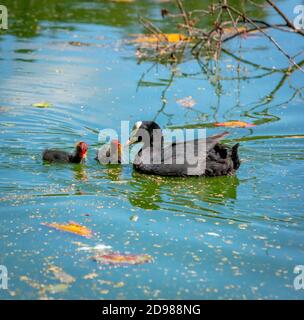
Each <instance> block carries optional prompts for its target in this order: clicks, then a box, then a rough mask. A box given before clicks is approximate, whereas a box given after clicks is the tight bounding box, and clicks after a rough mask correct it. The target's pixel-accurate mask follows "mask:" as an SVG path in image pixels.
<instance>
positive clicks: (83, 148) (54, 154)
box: [42, 142, 88, 163]
mask: <svg viewBox="0 0 304 320" xmlns="http://www.w3.org/2000/svg"><path fill="white" fill-rule="evenodd" d="M87 150H88V145H87V144H86V143H85V142H79V143H77V145H76V148H75V152H74V153H68V152H65V151H62V150H56V149H47V150H44V151H43V154H42V159H43V160H45V161H49V162H61V163H82V162H83V161H84V159H85V157H86V154H87Z"/></svg>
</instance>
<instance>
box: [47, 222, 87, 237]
mask: <svg viewBox="0 0 304 320" xmlns="http://www.w3.org/2000/svg"><path fill="white" fill-rule="evenodd" d="M43 225H45V226H47V227H50V228H55V229H57V230H62V231H66V232H71V233H74V234H78V235H80V236H83V237H91V236H92V231H91V230H90V229H88V228H87V227H84V226H82V225H80V224H78V223H76V222H73V221H70V222H69V223H68V224H59V223H56V222H54V223H43Z"/></svg>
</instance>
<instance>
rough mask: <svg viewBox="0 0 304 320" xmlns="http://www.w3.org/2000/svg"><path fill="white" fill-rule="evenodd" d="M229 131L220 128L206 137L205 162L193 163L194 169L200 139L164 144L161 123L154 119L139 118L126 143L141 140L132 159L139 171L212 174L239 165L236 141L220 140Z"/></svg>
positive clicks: (233, 169)
mask: <svg viewBox="0 0 304 320" xmlns="http://www.w3.org/2000/svg"><path fill="white" fill-rule="evenodd" d="M228 134H229V133H228V132H223V133H220V134H217V135H214V136H211V137H208V138H207V139H206V153H204V160H206V166H203V165H202V166H201V168H200V167H199V166H198V165H197V164H196V165H195V170H193V168H194V166H193V163H195V161H197V160H196V158H195V155H198V150H201V149H199V144H200V143H203V140H201V139H195V140H192V141H185V142H178V143H172V144H171V145H169V146H164V142H163V136H162V131H161V129H160V127H159V126H158V125H157V124H156V123H155V122H153V121H139V122H137V123H136V124H135V126H134V128H133V130H132V133H131V136H130V139H129V141H128V144H129V145H131V144H133V143H137V142H143V143H144V145H143V147H142V149H140V151H139V152H138V154H137V155H136V157H135V160H134V163H133V166H134V169H135V170H137V171H139V172H142V173H146V174H155V175H161V176H190V175H191V176H193V175H195V176H211V177H213V176H222V175H232V174H234V173H235V171H236V170H237V169H238V168H239V166H240V160H239V157H238V146H239V144H236V145H234V146H233V147H229V146H227V145H224V144H220V143H219V141H220V140H221V139H223V138H224V137H225V136H226V135H228ZM147 137H148V139H146V138H147ZM187 149H188V150H191V151H192V150H194V152H192V153H190V152H188V154H187ZM191 154H193V155H192V156H191ZM189 157H190V159H189ZM157 158H158V159H159V161H158V163H155V161H154V163H153V160H155V159H157ZM168 160H169V161H168ZM192 160H193V161H192Z"/></svg>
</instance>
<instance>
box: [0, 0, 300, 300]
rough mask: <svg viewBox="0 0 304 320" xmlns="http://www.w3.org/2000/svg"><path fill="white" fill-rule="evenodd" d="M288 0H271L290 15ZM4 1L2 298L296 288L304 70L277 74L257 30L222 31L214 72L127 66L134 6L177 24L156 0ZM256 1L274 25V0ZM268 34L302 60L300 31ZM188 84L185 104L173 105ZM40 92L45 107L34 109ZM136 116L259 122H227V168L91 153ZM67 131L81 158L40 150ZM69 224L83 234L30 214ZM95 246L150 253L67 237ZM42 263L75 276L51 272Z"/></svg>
mask: <svg viewBox="0 0 304 320" xmlns="http://www.w3.org/2000/svg"><path fill="white" fill-rule="evenodd" d="M297 2H298V1H280V2H279V5H280V6H281V8H282V9H283V10H285V11H286V12H287V14H288V15H289V16H290V17H292V16H293V14H292V11H293V7H294V5H295V4H297ZM2 3H3V4H5V5H7V7H8V10H9V30H8V31H6V32H1V33H0V72H1V80H0V132H1V152H0V163H1V164H0V201H1V206H0V264H1V265H5V266H6V267H7V268H8V272H9V282H8V290H0V297H1V298H4V299H12V298H13V299H39V298H44V299H45V298H48V299H52V298H53V299H115V298H120V299H139V298H141V299H156V298H167V299H227V298H228V299H229V298H238V299H257V298H266V299H270V298H274V299H282V298H284V299H291V298H293V299H303V298H304V291H303V290H298V291H296V290H295V289H294V287H293V280H294V277H295V274H294V273H293V270H294V267H295V266H296V265H301V264H302V265H303V264H304V244H303V240H304V233H303V230H304V212H303V200H304V192H303V178H304V173H303V160H304V153H303V152H304V126H303V119H304V118H303V116H304V110H303V83H304V76H303V73H301V72H300V71H297V70H294V69H292V71H291V72H290V73H286V72H283V71H282V70H281V69H284V68H287V67H288V60H287V59H286V58H285V57H284V56H283V55H281V54H280V53H279V52H278V50H277V49H275V48H274V47H273V45H272V44H271V43H269V41H268V40H265V38H263V37H262V36H260V35H258V34H255V35H254V36H250V37H244V38H240V39H235V40H233V41H231V42H229V43H227V44H226V45H225V49H226V50H227V51H224V52H223V53H222V56H221V59H220V61H219V63H218V64H217V65H216V64H215V63H214V65H213V66H211V71H212V72H204V68H203V67H202V64H201V63H199V62H198V61H196V60H194V59H190V58H189V59H186V60H184V61H183V62H181V63H180V64H172V65H170V64H169V65H162V64H155V63H153V62H149V61H144V62H141V63H138V60H137V57H136V55H135V52H136V46H134V44H132V43H130V42H129V41H128V40H130V34H135V33H136V34H138V33H143V32H144V29H143V27H142V26H141V25H140V24H139V22H138V16H139V15H142V16H146V17H150V18H153V21H154V22H155V23H156V24H157V25H158V26H160V27H161V28H163V30H165V31H166V32H171V33H172V32H177V30H176V27H175V25H174V23H171V24H170V22H167V20H165V21H163V20H162V19H161V16H160V9H161V8H162V7H168V8H171V7H172V4H171V3H170V2H169V1H152V0H150V1H134V2H133V3H121V2H114V1H113V2H111V1H101V0H100V1H98V0H96V1H81V0H79V1H57V0H56V1H51V2H50V1H41V0H39V1H38V0H35V1H30V2H29V1H19V0H18V1H2ZM200 3H201V1H194V0H193V1H189V6H192V8H199V6H200ZM235 3H237V1H235ZM249 9H250V8H249ZM170 10H171V9H170ZM255 10H256V9H255ZM255 10H254V9H252V14H253V15H254V16H256V17H258V18H263V19H266V20H267V21H271V22H273V21H276V22H278V20H277V17H275V14H274V12H273V11H272V10H271V9H260V10H256V11H258V12H255ZM279 22H280V21H279ZM270 34H271V35H273V36H274V37H276V38H277V39H278V41H279V42H280V43H281V45H282V46H283V47H284V48H285V49H288V50H289V52H290V53H291V55H296V54H297V53H299V52H301V51H302V54H301V55H299V56H297V58H296V59H297V61H301V59H302V60H303V59H304V56H303V48H304V47H303V44H304V42H303V40H302V39H299V38H300V37H299V36H294V35H292V34H290V33H285V32H280V31H271V32H270ZM231 53H232V54H231ZM302 65H303V64H302ZM274 66H275V67H276V68H274ZM209 67H210V64H209ZM188 96H191V97H192V98H193V99H194V100H195V102H196V104H195V106H193V107H192V108H185V107H183V106H181V105H180V104H178V103H177V100H179V99H182V98H185V97H188ZM40 101H46V102H48V103H50V104H51V106H50V107H49V108H36V107H34V106H33V104H35V103H37V102H40ZM148 119H155V120H156V121H157V122H158V123H159V124H160V125H161V126H162V127H163V128H204V127H207V135H211V134H214V133H218V132H220V131H221V130H222V129H221V128H215V127H214V126H213V125H212V124H213V123H214V122H217V121H219V122H222V121H229V120H241V121H245V122H248V123H254V124H256V126H254V127H250V128H228V130H229V132H230V135H229V140H230V141H231V143H232V142H233V141H234V140H238V141H239V142H240V144H241V146H240V156H241V159H242V165H241V167H240V169H239V171H238V172H237V175H236V176H235V177H219V178H201V179H197V178H187V179H185V178H161V177H155V176H146V175H142V174H138V173H135V172H134V171H133V169H132V166H131V165H124V166H102V165H99V164H97V163H96V162H95V161H94V156H95V149H97V148H98V146H99V144H98V132H99V130H102V129H105V128H113V129H115V130H120V122H121V121H122V120H126V121H130V122H131V123H132V124H133V123H134V122H135V121H138V120H148ZM80 140H83V141H86V142H87V143H88V144H89V145H90V150H89V154H88V159H87V162H86V164H85V165H45V164H43V163H42V161H41V153H42V151H43V149H45V148H47V147H58V148H62V149H65V150H72V149H73V146H74V145H75V143H76V142H77V141H80ZM69 221H75V222H77V223H79V224H81V225H84V226H86V227H87V228H90V229H91V230H92V231H93V233H94V235H93V237H91V238H83V237H81V236H77V235H73V234H71V233H67V232H61V231H58V230H54V229H50V228H47V227H46V226H45V225H43V223H52V222H57V223H67V222H69ZM98 244H103V245H107V246H111V247H112V249H113V251H114V252H120V253H130V254H148V255H149V256H151V257H152V258H153V262H150V263H146V264H138V265H131V266H111V265H102V264H98V263H97V262H96V261H93V260H92V259H90V256H91V255H92V254H91V253H89V252H87V251H84V250H79V249H80V248H81V246H84V245H86V246H95V245H98ZM52 266H53V268H52ZM54 266H57V267H58V268H61V269H62V270H64V272H65V273H67V274H69V275H70V276H72V277H73V278H74V279H75V281H70V282H69V281H67V282H69V284H68V285H64V283H63V284H62V283H61V285H59V284H60V281H59V280H58V279H56V272H55V273H54V272H52V271H50V269H51V270H54ZM57 271H58V269H57ZM57 276H58V272H57ZM57 278H58V277H57ZM61 280H62V279H61ZM63 282H64V281H63ZM50 286H53V287H51V288H53V289H46V288H50Z"/></svg>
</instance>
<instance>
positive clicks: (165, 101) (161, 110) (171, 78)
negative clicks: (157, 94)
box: [153, 71, 175, 121]
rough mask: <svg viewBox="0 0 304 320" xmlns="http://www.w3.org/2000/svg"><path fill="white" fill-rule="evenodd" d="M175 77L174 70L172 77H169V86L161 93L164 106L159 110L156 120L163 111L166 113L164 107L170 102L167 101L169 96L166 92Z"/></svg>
mask: <svg viewBox="0 0 304 320" xmlns="http://www.w3.org/2000/svg"><path fill="white" fill-rule="evenodd" d="M174 77H175V72H174V71H172V72H171V76H170V78H169V80H168V84H167V86H166V87H165V88H164V90H163V91H162V93H161V102H162V106H161V108H160V109H159V110H158V111H157V113H156V115H155V117H154V119H153V121H155V120H156V119H157V117H158V116H159V115H160V114H161V113H164V109H165V107H166V105H167V102H168V101H167V98H166V93H167V91H168V90H169V88H170V87H171V85H172V83H173V80H174Z"/></svg>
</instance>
